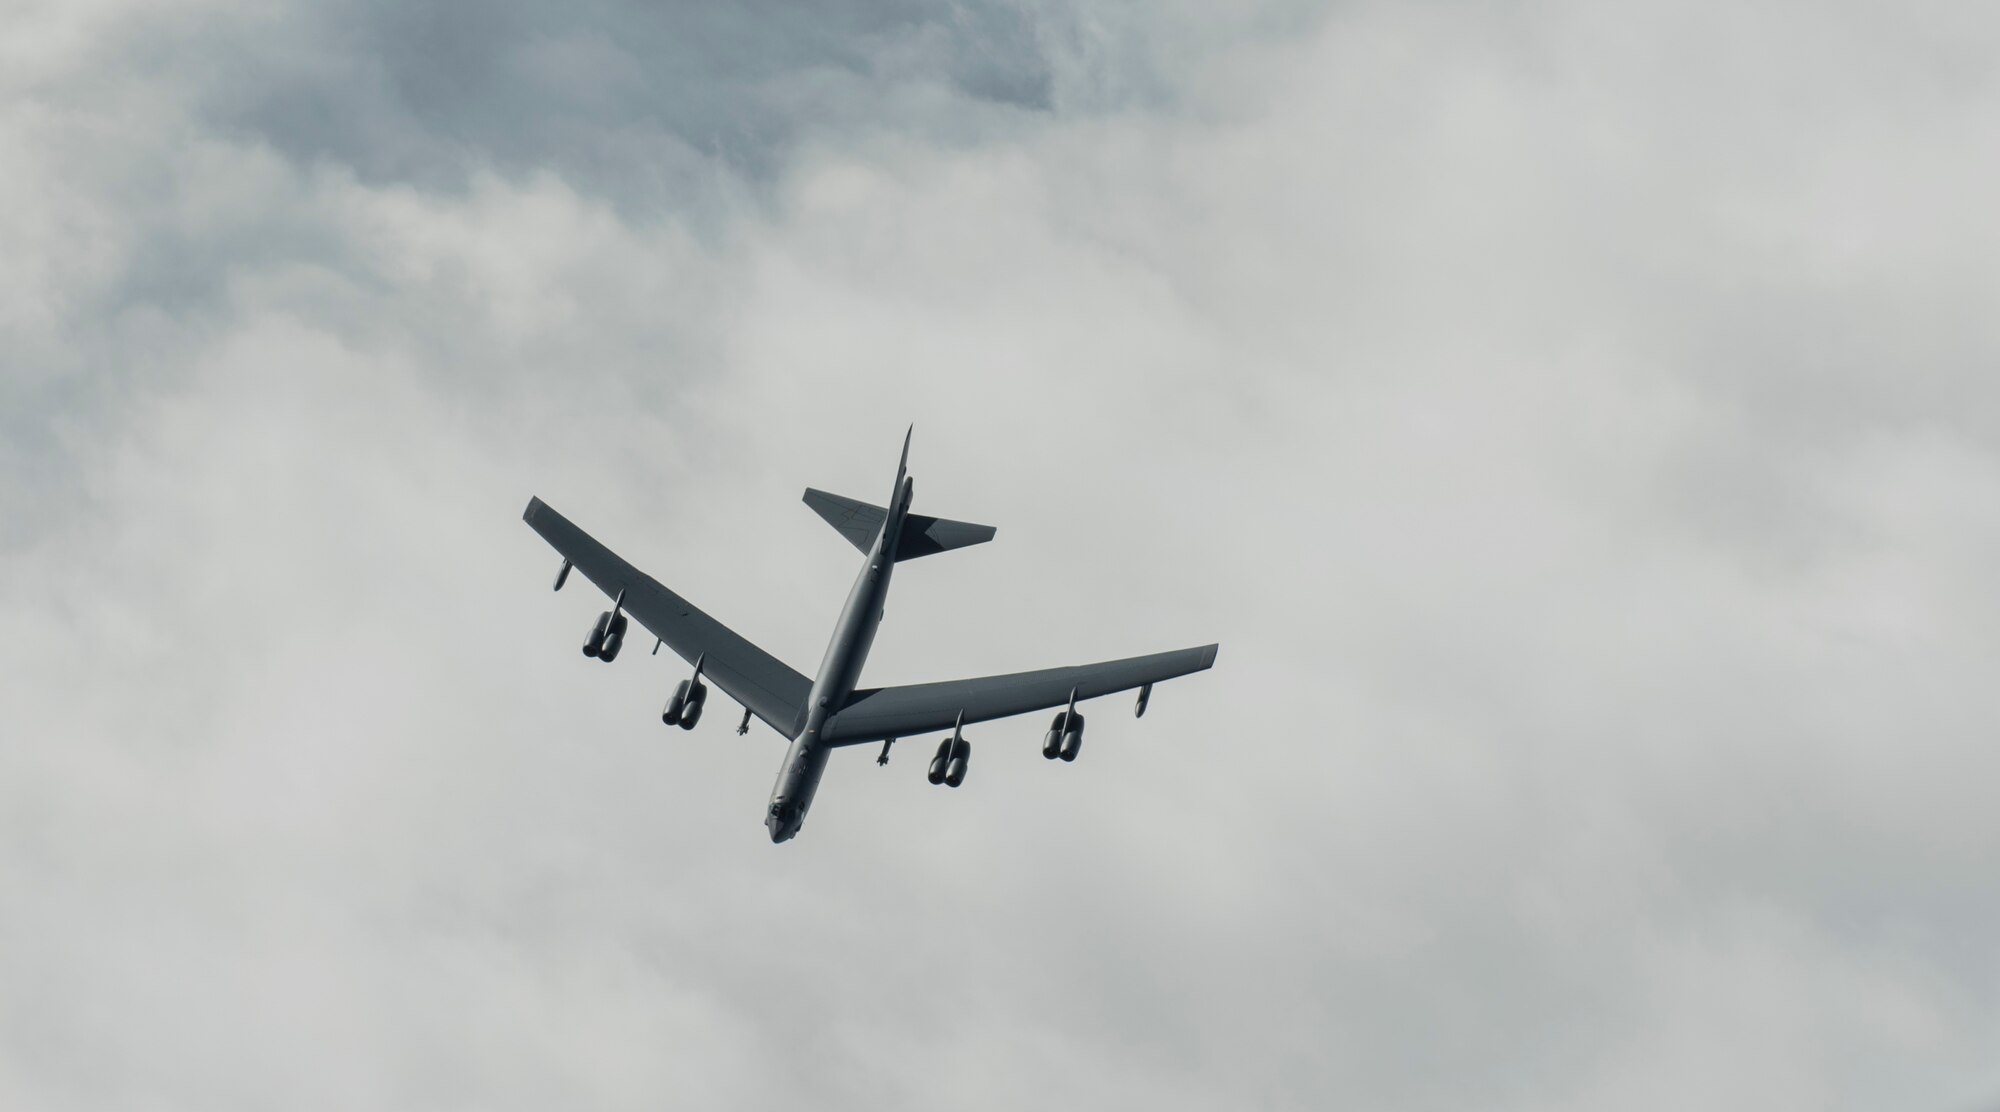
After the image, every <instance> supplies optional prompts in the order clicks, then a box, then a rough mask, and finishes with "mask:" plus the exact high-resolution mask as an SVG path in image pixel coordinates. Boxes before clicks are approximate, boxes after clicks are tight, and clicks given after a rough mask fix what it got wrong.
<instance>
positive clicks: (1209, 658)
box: [1201, 641, 1222, 668]
mask: <svg viewBox="0 0 2000 1112" xmlns="http://www.w3.org/2000/svg"><path fill="white" fill-rule="evenodd" d="M1221 647H1222V643H1221V642H1219V641H1218V642H1217V643H1215V644H1213V645H1204V646H1202V650H1201V666H1202V667H1203V668H1212V667H1214V666H1215V650H1217V649H1219V648H1221Z"/></svg>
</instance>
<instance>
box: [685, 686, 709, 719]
mask: <svg viewBox="0 0 2000 1112" xmlns="http://www.w3.org/2000/svg"><path fill="white" fill-rule="evenodd" d="M682 682H683V683H686V682H687V681H685V680H683V681H682ZM707 705H708V685H707V684H705V683H702V682H700V681H696V682H695V683H693V684H691V685H689V686H688V693H687V698H686V699H685V700H683V701H682V703H681V729H683V730H692V729H694V725H695V723H697V722H699V721H701V708H703V707H705V706H707Z"/></svg>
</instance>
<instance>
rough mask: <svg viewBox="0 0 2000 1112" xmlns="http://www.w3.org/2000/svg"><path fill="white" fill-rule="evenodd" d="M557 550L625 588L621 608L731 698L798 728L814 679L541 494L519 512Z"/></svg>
mask: <svg viewBox="0 0 2000 1112" xmlns="http://www.w3.org/2000/svg"><path fill="white" fill-rule="evenodd" d="M521 519H522V520H523V521H526V522H527V523H528V525H529V527H531V528H533V529H534V531H535V532H537V533H540V534H541V535H542V539H543V540H545V541H547V542H549V544H550V545H551V546H552V547H554V548H555V550H556V551H557V552H560V553H562V555H563V556H564V557H565V558H566V559H568V560H569V562H570V563H571V564H572V565H573V566H574V567H575V568H576V570H578V571H580V572H582V573H583V574H584V576H585V578H587V579H589V580H590V581H591V582H592V583H595V584H596V585H597V589H598V590H600V591H603V592H604V593H605V594H606V595H607V596H610V597H613V598H615V597H617V595H618V593H619V592H620V591H623V592H624V593H625V611H626V613H628V614H630V615H632V616H633V617H634V618H637V619H638V620H639V624H640V625H642V626H645V627H646V629H647V630H648V631H650V632H651V633H652V634H653V636H655V637H658V638H659V639H660V640H661V641H664V642H665V643H666V645H667V647H668V648H670V649H672V650H674V652H676V653H679V654H680V656H681V658H682V659H683V660H686V661H687V662H688V663H690V664H692V663H694V661H695V660H696V659H697V658H699V659H700V660H701V662H702V665H701V674H702V675H704V676H707V677H708V678H709V679H711V680H713V681H715V685H716V686H717V687H720V688H721V689H722V690H723V691H724V692H725V693H727V694H728V695H729V697H730V698H732V699H734V700H736V701H737V702H739V703H742V704H743V705H744V706H746V707H748V708H749V709H750V712H751V713H752V714H755V715H756V716H757V717H759V718H761V719H763V720H764V721H765V722H767V723H769V724H770V726H771V727H772V728H773V729H775V730H777V731H778V732H779V733H781V734H783V735H785V736H786V737H787V738H789V737H791V736H793V734H795V733H797V732H798V729H799V721H800V718H801V716H802V714H803V712H804V710H805V705H806V700H807V699H808V698H810V697H811V692H812V681H811V680H808V679H807V678H805V677H804V676H802V675H800V674H799V673H797V672H795V671H793V670H792V669H791V668H790V667H789V666H787V665H786V664H785V663H784V662H783V661H781V660H779V659H778V658H777V657H774V656H772V655H771V654H770V653H767V652H765V651H764V650H763V649H760V648H758V647H757V646H755V645H753V644H751V643H750V642H749V641H747V640H745V639H744V638H743V637H742V636H740V635H739V634H737V633H736V631H734V630H732V629H730V628H729V627H728V626H726V625H723V624H722V623H721V622H718V621H716V620H715V619H714V618H711V617H709V616H708V615H707V614H705V613H703V612H702V611H701V609H700V608H698V607H696V606H695V605H694V604H693V603H691V602H689V601H688V600H686V599H684V598H682V597H681V596H679V595H677V594H675V593H674V592H672V591H670V590H668V589H667V588H665V587H663V586H661V585H660V584H659V582H658V581H656V580H655V579H654V578H653V577H652V576H650V575H647V574H646V573H645V572H642V571H640V570H639V569H637V568H635V567H633V566H632V565H631V564H628V563H626V562H625V560H624V559H623V558H622V557H620V556H619V555H618V554H617V553H615V552H613V551H611V550H610V549H608V548H606V547H604V546H603V545H601V544H599V543H598V542H597V540H596V538H594V537H592V536H591V535H590V534H589V533H586V532H584V531H583V530H581V529H579V528H577V527H576V526H575V525H573V524H571V523H570V520H569V519H568V518H566V517H564V516H563V515H561V514H559V513H557V512H556V511H555V510H554V509H553V508H551V507H550V506H549V504H548V503H546V502H544V501H542V500H541V499H540V498H533V499H530V500H529V501H528V508H527V511H526V512H524V513H523V514H522V515H521Z"/></svg>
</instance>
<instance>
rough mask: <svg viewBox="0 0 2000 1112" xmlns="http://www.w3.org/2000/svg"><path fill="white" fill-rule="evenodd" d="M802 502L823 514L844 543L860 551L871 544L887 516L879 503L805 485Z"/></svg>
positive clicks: (886, 512) (865, 550)
mask: <svg viewBox="0 0 2000 1112" xmlns="http://www.w3.org/2000/svg"><path fill="white" fill-rule="evenodd" d="M806 505H808V506H811V507H812V508H813V512H814V513H816V514H818V515H819V516H821V517H823V518H825V519H826V523H827V524H828V525H831V526H833V527H834V528H835V529H837V530H839V531H840V535H841V536H843V537H846V538H847V543H849V544H851V545H853V546H854V547H856V548H858V549H860V550H861V551H863V552H867V551H868V549H869V548H870V547H872V546H873V545H874V544H875V536H876V534H878V533H880V532H881V531H882V522H883V521H884V520H885V519H886V518H887V517H888V516H889V511H887V510H885V509H883V508H882V507H880V506H871V505H869V504H868V503H866V502H857V501H855V500H854V499H852V498H842V497H841V496H840V495H838V494H828V493H827V492H826V491H823V490H814V489H813V488H811V487H807V488H806Z"/></svg>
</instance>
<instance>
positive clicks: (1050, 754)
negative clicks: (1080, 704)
mask: <svg viewBox="0 0 2000 1112" xmlns="http://www.w3.org/2000/svg"><path fill="white" fill-rule="evenodd" d="M1068 725H1069V712H1068V711H1058V712H1057V713H1056V717H1055V721H1053V722H1050V723H1049V732H1048V733H1046V734H1043V735H1042V756H1044V757H1046V758H1048V759H1049V760H1052V761H1053V760H1055V759H1056V756H1057V754H1059V753H1061V752H1062V743H1063V730H1064V729H1065V728H1066V727H1067V726H1068Z"/></svg>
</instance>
